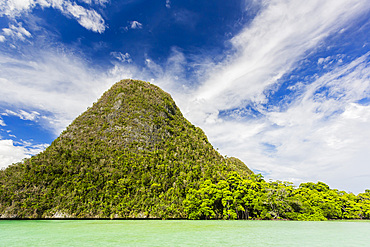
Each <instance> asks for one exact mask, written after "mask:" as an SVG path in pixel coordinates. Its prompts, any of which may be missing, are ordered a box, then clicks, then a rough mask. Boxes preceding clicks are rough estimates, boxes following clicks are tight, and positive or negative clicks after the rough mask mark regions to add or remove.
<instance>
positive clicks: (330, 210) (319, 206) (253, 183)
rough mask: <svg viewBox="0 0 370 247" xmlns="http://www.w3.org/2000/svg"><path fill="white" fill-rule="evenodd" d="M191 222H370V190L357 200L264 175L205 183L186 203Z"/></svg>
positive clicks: (234, 175) (324, 188) (324, 187)
mask: <svg viewBox="0 0 370 247" xmlns="http://www.w3.org/2000/svg"><path fill="white" fill-rule="evenodd" d="M184 205H185V212H186V213H187V216H188V218H189V219H268V220H270V219H290V220H328V219H370V190H366V192H365V193H361V194H359V195H357V196H355V195H354V194H352V193H349V194H348V193H346V192H344V191H338V190H333V189H330V188H329V186H328V185H326V184H324V183H322V182H318V183H316V184H315V183H302V184H301V185H300V186H299V187H298V188H294V186H292V184H291V183H288V182H281V181H275V182H269V183H267V182H265V181H264V180H263V179H262V176H261V175H251V176H250V178H248V179H243V178H241V177H240V176H239V175H238V173H236V172H231V173H229V175H228V177H227V179H225V180H220V181H218V182H217V183H213V182H212V181H210V180H206V181H204V182H202V183H201V184H200V186H199V189H191V190H190V191H189V193H188V194H187V197H186V200H185V201H184Z"/></svg>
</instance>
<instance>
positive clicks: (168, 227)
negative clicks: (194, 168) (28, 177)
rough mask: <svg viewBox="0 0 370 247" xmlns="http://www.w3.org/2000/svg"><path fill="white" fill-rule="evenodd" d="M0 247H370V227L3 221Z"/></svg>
mask: <svg viewBox="0 0 370 247" xmlns="http://www.w3.org/2000/svg"><path fill="white" fill-rule="evenodd" d="M0 246H7V247H9V246H79V247H81V246H370V221H323V222H297V221H252V220H251V221H222V220H218V221H189V220H0Z"/></svg>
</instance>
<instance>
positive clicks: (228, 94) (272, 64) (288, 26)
mask: <svg viewBox="0 0 370 247" xmlns="http://www.w3.org/2000/svg"><path fill="white" fill-rule="evenodd" d="M368 9H369V7H368V4H367V1H355V2H351V3H349V2H348V1H341V0H339V1H336V0H335V1H325V2H323V1H316V0H312V1H305V2H304V3H301V2H300V3H298V2H296V1H294V0H286V1H268V5H267V6H266V7H265V8H264V9H262V10H261V11H260V14H259V15H258V16H256V18H255V19H254V20H253V22H252V23H251V24H250V25H249V26H248V27H247V28H245V29H244V30H243V31H242V32H241V33H240V34H239V35H237V36H236V37H234V38H233V39H232V40H231V42H232V44H233V45H234V48H235V54H236V55H235V56H233V57H231V58H230V59H229V60H228V61H225V62H223V63H221V64H219V66H216V67H215V68H214V69H213V70H210V71H209V73H210V76H209V80H207V81H206V82H204V83H203V86H202V87H200V88H199V90H198V93H197V100H198V101H201V102H204V103H205V104H206V105H209V106H212V108H213V109H214V110H222V109H229V108H233V107H236V106H240V105H241V104H243V102H246V100H247V101H254V102H257V103H262V102H265V101H266V95H265V94H264V91H265V89H266V88H267V87H269V86H271V85H273V84H276V83H277V81H278V80H279V79H280V78H281V77H282V75H284V74H286V73H287V72H289V71H290V70H291V69H292V68H294V65H295V64H296V62H297V61H299V60H300V59H302V58H303V57H304V55H305V54H306V53H307V52H308V51H309V50H310V49H313V48H315V47H316V46H317V45H319V44H320V42H322V41H323V40H324V39H325V38H326V37H328V36H329V35H330V34H332V33H334V32H336V31H339V30H340V29H341V28H342V27H343V26H346V25H347V23H348V22H349V21H350V20H352V18H354V17H357V16H358V15H360V14H361V13H365V12H366V10H368ZM209 111H211V112H212V111H213V110H212V109H209Z"/></svg>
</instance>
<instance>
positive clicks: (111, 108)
mask: <svg viewBox="0 0 370 247" xmlns="http://www.w3.org/2000/svg"><path fill="white" fill-rule="evenodd" d="M230 171H236V172H238V173H239V174H240V175H241V176H242V177H247V176H248V174H251V173H252V172H251V171H250V170H249V169H248V168H247V166H245V165H244V164H243V163H242V162H241V161H240V160H238V159H235V158H228V159H226V158H224V157H223V156H221V155H220V154H219V153H218V152H217V151H215V150H214V149H213V147H212V145H211V144H210V143H209V142H208V140H207V137H206V135H205V134H204V132H203V131H202V130H201V129H200V128H197V127H195V126H193V125H192V124H191V123H190V122H189V121H187V120H186V119H185V118H184V117H183V115H182V114H181V112H180V110H179V109H178V107H177V106H176V104H175V103H174V101H173V100H172V98H171V96H170V95H169V94H167V93H165V92H164V91H162V90H161V89H159V88H158V87H156V86H154V85H152V84H150V83H147V82H142V81H135V80H123V81H120V82H118V83H116V84H115V85H114V86H113V87H112V88H111V89H110V90H108V91H107V92H105V93H104V95H103V96H102V97H101V98H100V99H99V100H98V102H97V103H95V104H94V105H93V106H92V107H91V108H89V109H88V110H87V111H86V112H84V113H83V114H81V115H80V116H79V117H78V118H76V119H75V120H74V121H73V123H72V124H71V125H70V126H69V127H68V128H67V129H66V130H65V131H64V132H63V133H62V134H61V135H60V136H59V137H58V138H57V139H56V140H55V141H54V142H53V143H52V144H51V145H50V146H49V147H48V148H47V149H46V150H45V151H44V152H42V153H40V154H38V155H36V156H34V157H32V158H30V159H28V160H25V161H24V162H21V163H17V164H13V165H11V166H10V167H8V168H7V169H5V170H2V171H0V216H1V217H18V218H50V217H75V218H95V217H101V218H108V217H110V218H146V217H149V218H152V217H155V218H186V214H185V212H184V206H183V200H184V198H185V197H186V194H187V193H188V192H189V189H190V188H195V189H196V188H198V187H199V184H200V183H201V182H202V181H204V180H206V179H210V180H211V181H213V182H217V181H218V180H220V179H224V178H225V176H226V174H227V173H228V172H230Z"/></svg>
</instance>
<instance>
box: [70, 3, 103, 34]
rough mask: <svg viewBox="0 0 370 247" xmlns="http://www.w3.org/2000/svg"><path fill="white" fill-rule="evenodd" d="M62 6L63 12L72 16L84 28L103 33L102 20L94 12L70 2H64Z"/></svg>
mask: <svg viewBox="0 0 370 247" xmlns="http://www.w3.org/2000/svg"><path fill="white" fill-rule="evenodd" d="M64 6H65V7H64V12H65V13H68V14H69V15H72V16H73V17H74V18H75V19H76V20H77V21H78V23H80V25H81V26H83V27H84V28H86V29H88V30H91V31H94V32H98V33H103V32H104V31H105V24H104V19H103V18H102V17H101V15H99V14H98V13H97V12H96V11H95V10H89V9H85V8H84V7H82V6H80V5H77V4H76V3H70V2H65V5H64Z"/></svg>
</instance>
